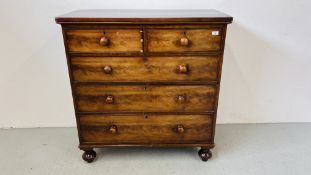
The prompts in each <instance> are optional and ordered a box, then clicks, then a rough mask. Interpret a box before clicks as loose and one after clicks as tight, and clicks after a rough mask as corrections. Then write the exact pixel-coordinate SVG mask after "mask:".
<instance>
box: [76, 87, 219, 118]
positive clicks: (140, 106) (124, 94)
mask: <svg viewBox="0 0 311 175" xmlns="http://www.w3.org/2000/svg"><path fill="white" fill-rule="evenodd" d="M216 91H217V87H216V86H214V85H186V86H175V85H149V86H144V85H124V86H123V85H122V86H121V85H76V86H75V96H76V103H77V107H78V111H79V112H109V111H111V112H113V111H122V112H128V111H138V112H157V111H164V112H166V111H168V112H170V111H181V112H202V111H213V110H214V106H215V97H216Z"/></svg>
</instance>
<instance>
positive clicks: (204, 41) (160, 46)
mask: <svg viewBox="0 0 311 175" xmlns="http://www.w3.org/2000/svg"><path fill="white" fill-rule="evenodd" d="M213 31H218V32H219V35H212V32H213ZM147 36H148V52H190V51H192V52H195V51H197V52H198V51H201V52H204V51H206V52H207V51H219V50H220V48H221V29H220V28H211V29H184V30H183V29H179V30H173V29H154V30H148V33H147ZM184 36H186V37H187V38H188V39H189V45H187V46H183V45H181V43H180V39H181V38H182V37H184Z"/></svg>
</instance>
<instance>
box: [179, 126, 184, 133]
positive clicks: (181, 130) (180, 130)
mask: <svg viewBox="0 0 311 175" xmlns="http://www.w3.org/2000/svg"><path fill="white" fill-rule="evenodd" d="M177 132H179V133H183V132H185V128H184V126H183V125H177Z"/></svg>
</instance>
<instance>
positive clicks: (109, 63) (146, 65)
mask: <svg viewBox="0 0 311 175" xmlns="http://www.w3.org/2000/svg"><path fill="white" fill-rule="evenodd" d="M218 62H219V58H218V57H217V56H189V57H148V58H143V57H72V61H71V64H72V66H71V67H72V73H73V79H74V80H75V81H79V82H90V81H110V82H114V81H115V82H118V81H216V80H217V72H218V70H217V68H218ZM179 66H181V67H182V66H186V68H185V67H182V68H185V69H186V70H184V72H181V71H180V68H179ZM105 68H106V69H109V68H111V69H112V71H111V73H109V72H108V73H107V71H105Z"/></svg>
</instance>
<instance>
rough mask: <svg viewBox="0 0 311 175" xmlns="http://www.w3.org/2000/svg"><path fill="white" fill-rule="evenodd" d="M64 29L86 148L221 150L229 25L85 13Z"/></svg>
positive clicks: (200, 17) (178, 14) (165, 14)
mask: <svg viewBox="0 0 311 175" xmlns="http://www.w3.org/2000/svg"><path fill="white" fill-rule="evenodd" d="M56 22H57V23H59V24H61V26H62V32H63V37H64V44H65V50H66V56H67V63H68V69H69V76H70V81H71V88H72V95H73V101H74V107H75V114H76V121H77V128H78V135H79V142H80V144H79V148H80V149H81V150H83V151H84V153H83V156H82V157H83V159H84V160H85V161H87V162H92V161H93V160H94V159H95V157H96V153H95V151H94V150H93V149H94V148H102V147H111V146H147V147H201V149H200V150H199V152H198V153H199V156H200V157H201V159H202V160H203V161H207V160H208V159H209V158H210V157H211V156H212V153H211V151H210V149H211V148H213V147H214V135H215V123H216V113H217V103H218V94H219V85H220V78H221V66H222V60H223V51H224V44H225V36H226V28H227V24H229V23H231V22H232V17H230V16H228V15H226V14H223V13H221V12H218V11H215V10H78V11H74V12H71V13H68V14H66V15H63V16H60V17H57V18H56Z"/></svg>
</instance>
